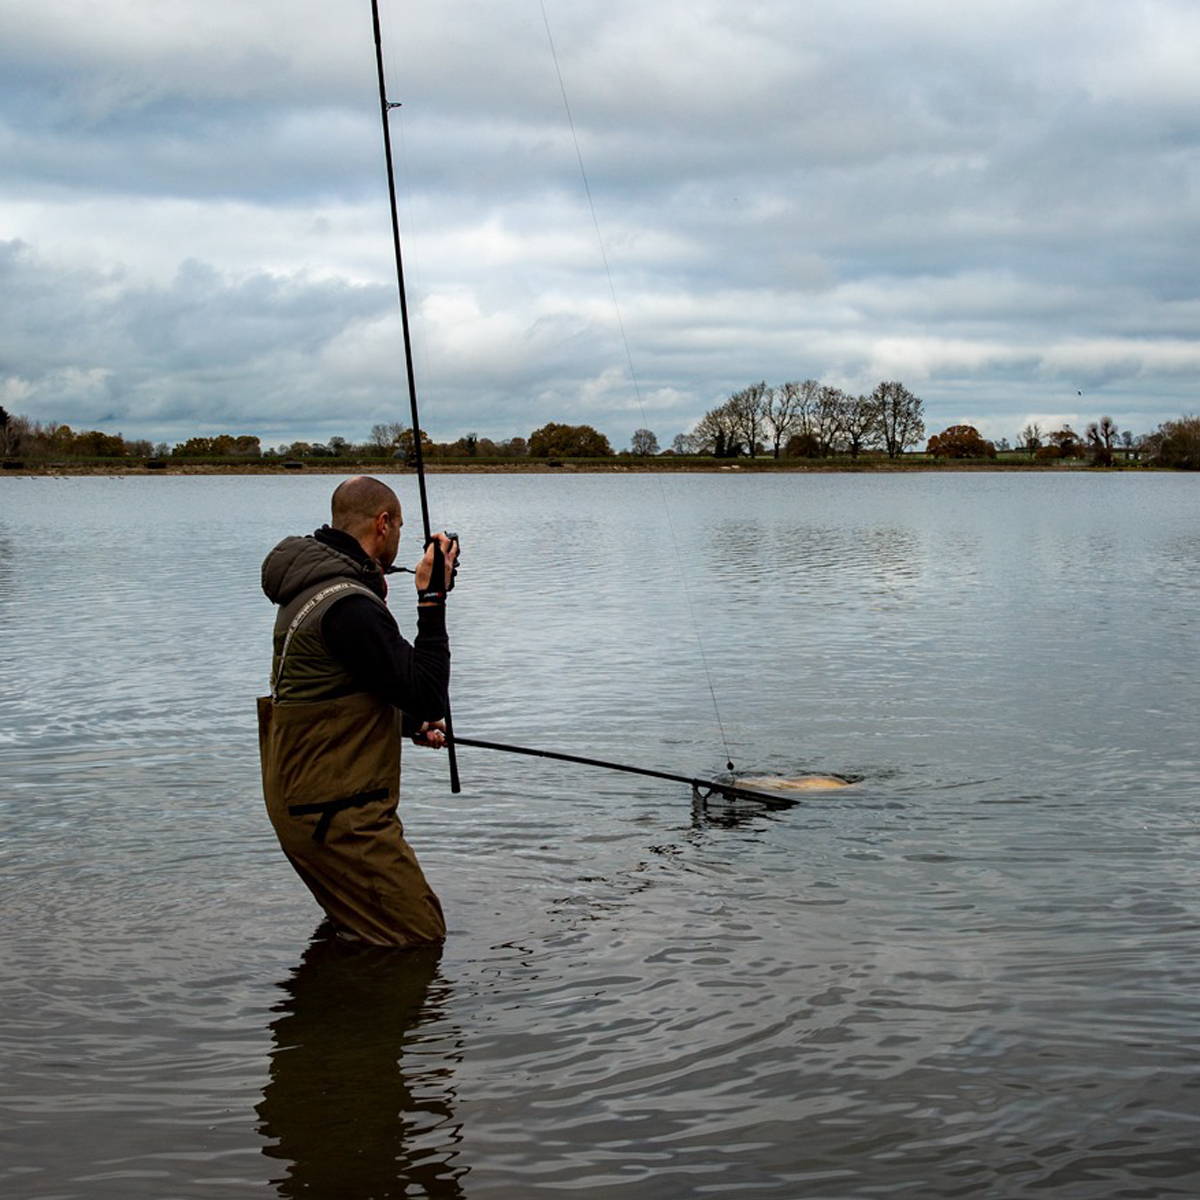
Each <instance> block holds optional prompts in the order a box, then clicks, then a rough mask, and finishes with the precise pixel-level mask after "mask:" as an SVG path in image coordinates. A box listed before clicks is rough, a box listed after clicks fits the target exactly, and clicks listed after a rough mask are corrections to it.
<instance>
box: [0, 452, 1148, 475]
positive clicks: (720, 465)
mask: <svg viewBox="0 0 1200 1200" xmlns="http://www.w3.org/2000/svg"><path fill="white" fill-rule="evenodd" d="M0 467H2V474H3V475H7V476H10V477H11V476H14V475H43V476H44V475H50V476H67V475H300V474H310V475H413V474H416V469H415V468H414V467H411V466H408V465H406V464H404V463H397V462H395V461H392V460H388V459H354V460H352V459H330V458H317V459H306V460H304V461H286V460H282V459H279V460H257V459H256V460H254V461H252V462H238V461H236V460H234V461H226V462H212V461H203V460H192V459H175V458H168V459H157V460H155V459H151V460H145V459H101V460H92V461H88V460H74V461H59V462H37V461H22V460H19V459H13V460H8V461H5V462H4V463H3V464H0ZM1152 469H1153V468H1150V467H1148V466H1147V465H1146V464H1145V463H1142V462H1130V463H1122V462H1119V461H1118V462H1117V463H1115V464H1114V465H1113V466H1112V467H1096V466H1093V465H1092V464H1091V463H1089V462H1086V461H1084V460H1079V459H1075V460H1069V459H1062V460H1045V459H1042V460H1035V459H1030V458H1029V457H1028V456H1027V455H1025V454H1019V455H1018V454H1013V455H1000V456H998V457H997V458H989V459H937V458H931V457H929V456H928V455H924V454H906V455H905V456H904V457H903V458H898V459H889V458H885V457H881V458H875V457H871V458H858V459H852V458H848V457H847V458H819V459H804V458H779V459H776V458H739V459H737V460H734V461H730V460H727V459H718V458H709V457H706V456H701V455H676V456H673V457H658V458H634V457H632V456H630V457H616V458H595V459H591V458H585V459H544V458H539V459H529V458H526V459H490V458H489V459H480V460H476V461H473V462H472V461H463V460H457V461H450V460H446V459H438V458H431V459H427V460H426V462H425V471H426V473H427V474H431V475H433V474H443V475H446V474H454V475H472V474H479V475H498V474H499V475H510V474H511V475H534V474H543V475H554V474H564V473H567V474H572V473H573V474H582V473H593V474H621V473H625V474H645V473H649V472H659V473H663V474H678V473H681V472H684V473H697V472H699V473H709V474H713V473H721V474H744V475H748V474H805V473H810V472H817V473H820V472H831V471H838V472H847V471H853V472H862V473H870V472H881V471H1038V472H1042V471H1068V472H1078V471H1093V470H1110V471H1111V470H1117V471H1121V470H1137V471H1145V470H1152Z"/></svg>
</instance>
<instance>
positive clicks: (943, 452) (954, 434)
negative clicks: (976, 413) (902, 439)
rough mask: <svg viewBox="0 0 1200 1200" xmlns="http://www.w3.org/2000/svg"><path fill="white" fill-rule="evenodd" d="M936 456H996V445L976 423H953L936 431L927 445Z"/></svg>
mask: <svg viewBox="0 0 1200 1200" xmlns="http://www.w3.org/2000/svg"><path fill="white" fill-rule="evenodd" d="M926 449H927V450H928V451H929V453H930V454H932V455H933V457H934V458H995V457H996V447H995V446H994V445H993V444H992V443H991V442H989V441H988V440H987V439H986V438H984V437H982V436H980V433H979V430H978V429H976V428H975V426H974V425H951V426H950V427H949V428H948V429H944V430H942V432H941V433H935V434H934V435H933V437H931V438H930V439H929V445H928V446H927V447H926Z"/></svg>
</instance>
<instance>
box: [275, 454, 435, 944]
mask: <svg viewBox="0 0 1200 1200" xmlns="http://www.w3.org/2000/svg"><path fill="white" fill-rule="evenodd" d="M402 524H403V521H402V518H401V514H400V503H399V501H398V500H397V499H396V494H395V493H394V492H393V491H392V489H391V488H389V487H388V486H387V485H386V484H383V483H381V482H380V481H379V480H377V479H371V478H369V477H366V476H356V477H354V478H352V479H347V480H345V481H344V482H343V483H342V484H340V485H339V486H338V488H337V489H336V490H335V491H334V493H333V504H332V515H331V518H330V524H329V525H325V526H323V527H322V528H321V529H318V530H317V531H316V533H314V534H312V535H311V536H310V537H288V538H284V540H283V541H282V542H280V543H279V545H278V546H276V547H275V549H274V550H272V551H271V553H270V554H268V555H267V558H266V561H265V562H264V563H263V568H262V584H263V591H264V592H266V594H267V596H268V598H269V599H271V600H272V601H274V603H276V604H277V605H279V613H278V615H277V617H276V620H275V648H274V656H273V662H272V670H271V695H270V696H263V697H260V699H259V701H258V722H259V750H260V753H261V757H262V774H263V793H264V795H265V797H266V801H267V811H268V813H269V814H270V817H271V823H272V825H273V826H274V827H275V832H276V834H277V835H278V837H279V842H280V845H281V846H282V847H283V851H284V853H285V854H286V855H287V857H288V859H289V860H290V862H291V864H292V866H293V867H295V868H296V871H297V872H298V873H299V875H300V878H301V879H303V880H304V882H305V883H306V884H307V885H308V887H309V889H310V890H311V892H312V894H313V895H314V896H315V897H316V899H317V902H318V903H319V904H320V905H321V907H322V908H324V909H325V911H326V913H327V914H328V915H329V918H330V920H331V921H332V922H333V925H334V927H335V929H336V930H337V931H338V933H339V935H341V936H343V937H347V938H349V939H351V940H358V941H363V942H370V943H374V944H376V945H385V946H416V945H428V944H430V943H437V942H441V941H442V940H443V939H444V938H445V935H446V925H445V921H444V919H443V917H442V906H441V903H440V901H439V900H438V898H437V896H436V895H435V894H434V892H433V890H432V889H431V888H430V886H429V884H428V883H427V882H426V880H425V875H424V873H423V872H422V870H421V867H420V865H419V864H418V863H417V859H416V855H414V854H413V852H412V849H411V848H410V846H409V845H408V843H407V842H406V841H405V840H404V832H403V829H402V827H401V824H400V821H399V818H398V817H397V815H396V807H397V804H398V803H399V798H400V739H401V736H410V737H412V738H413V740H414V741H415V742H416V743H417V744H419V745H426V746H433V747H435V748H436V747H440V746H442V745H444V743H445V725H444V724H443V721H442V718H443V717H444V715H445V712H446V695H447V689H448V686H449V681H450V643H449V639H448V637H447V635H446V615H445V614H446V607H445V606H446V595H447V593H448V592H449V591H450V589H451V588H452V587H453V586H454V573H455V570H456V568H457V561H458V542H457V539H453V538H451V537H449V536H447V535H446V534H438V535H437V536H436V537H435V538H434V539H433V541H431V542H430V544H429V546H428V547H427V548H426V551H425V555H424V557H423V558H422V559H421V561H420V562H419V563H418V564H417V567H416V572H415V575H416V584H417V636H416V638H415V640H414V641H413V643H412V644H411V645H410V644H409V643H408V642H407V641H405V640H404V638H403V637H402V636H401V635H400V631H399V629H398V628H397V626H396V622H395V620H394V619H393V617H392V615H391V613H390V612H389V611H388V608H387V604H386V602H385V597H386V596H387V590H388V589H387V583H386V580H385V573H386V572H387V571H388V568H390V567H391V565H392V562H393V561H394V560H395V557H396V549H397V546H398V543H399V541H400V526H401V525H402Z"/></svg>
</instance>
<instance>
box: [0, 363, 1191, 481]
mask: <svg viewBox="0 0 1200 1200" xmlns="http://www.w3.org/2000/svg"><path fill="white" fill-rule="evenodd" d="M922 409H923V405H922V402H921V400H920V399H919V398H918V397H916V396H914V395H913V394H912V393H911V392H910V391H909V390H908V389H907V388H906V387H904V385H903V384H900V383H897V382H885V383H880V384H879V385H878V386H877V387H876V388H875V389H874V391H872V392H871V394H870V395H860V396H851V395H849V394H847V393H845V392H843V391H841V390H839V389H837V388H833V387H829V386H826V385H822V384H820V383H818V382H817V381H816V380H811V379H809V380H805V381H804V382H803V383H785V384H781V385H779V386H777V387H768V386H767V384H766V383H765V382H760V383H756V384H753V385H751V386H750V387H747V388H743V389H741V390H740V391H738V392H735V393H734V394H733V395H732V396H730V397H729V399H728V400H726V401H725V402H724V403H722V404H719V405H717V406H716V407H714V408H712V409H710V410H709V411H708V412H707V413H705V414H704V416H703V417H702V418H701V419H700V420H699V421H698V422H697V423H696V425H695V426H694V428H693V429H692V430H691V431H690V432H688V433H680V434H678V435H676V437H675V439H674V441H673V443H672V445H671V446H670V448H668V449H666V450H660V448H659V443H658V437H657V435H656V434H655V433H654V432H653V431H652V430H649V429H638V430H635V431H634V433H633V436H632V438H631V439H630V445H629V448H628V449H625V450H621V451H619V452H617V451H614V450H613V447H612V444H611V443H610V441H609V439H608V438H607V437H606V436H605V435H604V434H602V433H600V432H599V431H598V430H596V429H595V428H593V427H592V426H590V425H568V424H563V423H560V422H555V421H551V422H549V423H547V424H546V425H543V426H541V428H539V429H535V430H533V432H532V433H530V435H529V437H528V438H523V437H513V438H508V439H505V440H502V441H493V440H492V439H490V438H486V437H479V436H477V435H476V434H474V433H468V434H465V435H464V436H463V437H460V438H457V439H455V440H454V441H452V442H434V441H433V440H432V439H431V438H430V437H429V435H428V434H427V433H426V432H425V431H424V430H421V431H420V435H419V436H420V444H421V454H422V457H424V458H429V459H438V458H447V459H497V460H501V459H503V460H513V459H523V458H534V459H550V460H556V459H568V458H575V459H578V458H610V457H614V456H615V455H616V454H618V453H619V454H621V455H629V456H635V457H640V458H645V457H651V456H654V455H658V454H660V453H662V454H667V455H692V456H707V457H713V458H718V459H728V458H736V457H738V456H742V455H745V456H748V457H751V458H754V457H757V456H759V455H772V456H774V457H775V458H781V457H787V458H822V457H829V456H835V455H838V456H848V457H849V458H851V459H856V458H858V456H859V455H860V454H862V453H864V452H866V451H872V452H875V453H879V454H886V455H887V456H888V457H889V458H893V459H894V458H898V457H900V456H901V455H902V454H904V453H906V452H907V451H908V450H910V449H911V448H913V447H914V446H916V445H917V444H918V443H920V442H921V441H922V440H924V438H925V423H924V416H923V412H922ZM1013 451H1018V452H1019V451H1024V452H1025V453H1027V454H1028V455H1029V457H1030V458H1031V459H1039V460H1045V459H1085V458H1090V459H1091V460H1092V461H1093V462H1095V463H1097V464H1099V465H1104V466H1107V465H1111V464H1112V463H1113V461H1114V458H1115V456H1116V454H1118V453H1121V454H1123V455H1124V457H1125V458H1126V459H1127V460H1128V459H1135V460H1137V459H1141V460H1144V461H1146V462H1149V463H1152V464H1153V465H1155V466H1168V467H1181V468H1184V469H1190V470H1200V417H1196V416H1184V417H1180V418H1178V419H1177V420H1174V421H1165V422H1163V424H1161V425H1160V426H1159V427H1158V429H1157V430H1155V431H1154V432H1153V433H1150V434H1146V435H1144V436H1142V437H1136V438H1135V437H1134V435H1133V434H1132V433H1130V432H1129V431H1128V430H1126V431H1124V432H1122V431H1119V430H1118V428H1117V425H1116V423H1115V422H1114V421H1113V420H1112V418H1111V417H1107V416H1104V417H1100V418H1099V419H1098V420H1096V421H1093V422H1091V423H1090V424H1089V425H1088V426H1087V427H1086V429H1085V432H1084V434H1083V435H1082V436H1080V435H1079V434H1078V433H1076V432H1075V431H1074V430H1073V429H1072V428H1071V427H1070V426H1069V425H1064V426H1062V427H1061V428H1059V429H1052V430H1048V431H1047V430H1043V429H1042V427H1041V425H1040V424H1038V423H1037V422H1030V423H1029V424H1027V425H1026V426H1025V428H1024V429H1022V430H1021V432H1020V434H1019V435H1018V438H1017V441H1016V444H1015V445H1010V444H1009V443H1008V441H1007V439H1004V438H1001V439H1000V440H999V442H996V443H993V442H990V441H988V440H987V439H986V438H983V437H982V436H981V435H980V433H979V431H978V430H977V429H976V428H975V427H974V426H972V425H951V426H950V427H949V428H947V429H945V430H943V431H942V432H940V433H935V434H933V435H932V436H931V437H930V438H929V440H928V444H927V446H926V452H927V453H928V454H929V455H931V456H932V457H934V458H947V459H988V458H995V457H996V455H997V453H998V452H1013ZM415 453H416V450H415V439H414V436H413V431H412V429H411V428H410V427H409V426H407V425H405V424H404V423H403V422H396V421H393V422H388V423H380V424H377V425H373V426H372V427H371V432H370V435H369V437H368V438H367V439H366V440H365V441H363V442H357V443H355V442H350V441H348V440H347V439H345V438H342V437H331V438H330V439H329V440H328V441H327V442H306V441H298V442H291V443H287V444H283V445H279V446H274V447H268V448H265V449H264V448H263V446H262V445H261V442H260V439H259V438H257V437H255V436H253V435H248V434H241V435H234V434H229V433H222V434H217V435H216V436H212V437H201V436H197V437H191V438H187V439H186V440H184V441H182V442H178V443H176V444H175V445H173V446H171V445H168V444H167V443H165V442H158V443H152V442H150V441H148V440H145V439H140V440H129V439H126V438H124V437H122V436H121V434H119V433H117V434H110V433H103V432H101V431H99V430H95V429H90V430H82V431H75V430H73V429H71V427H70V426H69V425H63V424H59V423H57V422H53V421H50V422H46V423H41V422H37V421H31V420H30V419H29V418H27V417H23V416H14V415H11V414H10V413H8V412H6V411H5V410H4V409H3V408H0V456H3V457H4V458H5V459H12V458H13V457H14V456H17V455H23V456H26V457H28V458H30V459H33V460H58V459H93V458H142V459H164V460H165V459H167V458H172V459H184V460H186V459H193V460H194V459H223V460H242V461H248V460H254V461H261V460H264V459H265V460H279V459H312V458H342V459H350V460H358V459H381V458H392V459H400V460H403V461H407V462H410V463H411V462H412V461H414V459H415Z"/></svg>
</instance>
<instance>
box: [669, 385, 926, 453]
mask: <svg viewBox="0 0 1200 1200" xmlns="http://www.w3.org/2000/svg"><path fill="white" fill-rule="evenodd" d="M922 410H923V404H922V401H921V399H920V398H919V397H918V396H914V395H913V394H912V392H910V391H909V390H908V388H906V387H905V386H904V384H902V383H899V382H897V381H895V380H892V381H888V382H883V383H880V384H879V385H878V386H877V387H876V388H875V390H874V391H872V392H871V393H870V395H860V396H853V395H851V394H850V393H848V392H844V391H842V390H841V389H840V388H836V387H831V386H829V385H828V384H822V383H820V382H818V381H817V380H815V379H806V380H804V381H803V382H802V383H801V382H795V381H794V382H789V383H781V384H779V385H778V386H768V384H767V383H766V381H765V380H763V381H762V382H759V383H753V384H751V385H750V386H749V387H745V388H742V390H741V391H738V392H734V394H733V395H732V396H730V397H729V399H728V400H726V401H725V402H724V403H723V404H719V405H718V406H717V407H716V408H711V409H709V410H708V412H706V413H705V414H704V416H703V417H701V418H700V421H699V422H698V423H697V425H696V426H695V428H694V429H693V430H692V431H691V432H690V433H681V434H680V435H679V436H678V437H676V439H675V442H674V445H673V447H672V448H673V449H674V450H675V452H676V453H677V454H711V455H712V456H713V457H714V458H737V457H738V456H739V455H743V454H744V455H747V456H748V457H750V458H754V457H756V456H757V455H759V454H763V453H770V454H772V455H773V456H774V457H775V458H779V457H781V456H784V457H787V458H825V457H829V456H831V455H841V454H845V455H849V456H850V458H852V459H856V458H858V456H859V455H860V454H861V453H862V452H863V451H864V450H871V449H879V450H883V451H885V452H886V453H887V456H888V458H899V456H900V455H901V454H903V453H905V451H907V450H909V449H910V448H912V447H914V446H916V445H918V444H919V443H920V442H922V441H924V439H925V420H924V415H923V411H922Z"/></svg>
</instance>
